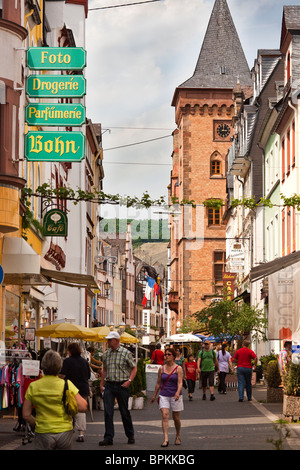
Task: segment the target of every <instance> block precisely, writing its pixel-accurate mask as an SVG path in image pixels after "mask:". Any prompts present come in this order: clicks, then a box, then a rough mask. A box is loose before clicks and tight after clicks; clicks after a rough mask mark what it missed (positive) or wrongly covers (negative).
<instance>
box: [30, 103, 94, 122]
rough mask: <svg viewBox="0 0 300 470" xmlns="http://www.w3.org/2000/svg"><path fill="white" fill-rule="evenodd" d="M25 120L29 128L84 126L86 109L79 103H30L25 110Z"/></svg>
mask: <svg viewBox="0 0 300 470" xmlns="http://www.w3.org/2000/svg"><path fill="white" fill-rule="evenodd" d="M25 120H26V122H27V124H28V125H29V126H66V127H69V126H70V127H76V126H82V125H83V124H84V123H85V107H84V106H83V105H82V104H78V103H76V104H69V103H67V104H65V103H63V104H62V103H54V104H53V105H52V104H49V103H47V104H43V103H30V104H29V105H28V106H26V109H25Z"/></svg>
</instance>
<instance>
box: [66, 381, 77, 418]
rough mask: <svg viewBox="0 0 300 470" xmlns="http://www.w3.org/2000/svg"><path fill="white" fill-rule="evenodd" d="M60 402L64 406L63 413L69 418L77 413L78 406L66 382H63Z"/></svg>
mask: <svg viewBox="0 0 300 470" xmlns="http://www.w3.org/2000/svg"><path fill="white" fill-rule="evenodd" d="M62 401H63V404H64V408H65V412H66V413H67V415H69V416H75V415H76V414H77V413H78V405H77V401H76V398H75V395H74V393H73V392H71V390H69V386H68V381H67V380H65V386H64V391H63V397H62Z"/></svg>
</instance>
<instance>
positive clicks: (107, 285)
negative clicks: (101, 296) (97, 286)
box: [104, 279, 111, 297]
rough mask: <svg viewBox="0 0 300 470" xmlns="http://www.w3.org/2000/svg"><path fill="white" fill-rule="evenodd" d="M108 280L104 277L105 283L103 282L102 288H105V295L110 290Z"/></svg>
mask: <svg viewBox="0 0 300 470" xmlns="http://www.w3.org/2000/svg"><path fill="white" fill-rule="evenodd" d="M110 286H111V284H110V282H109V280H108V279H106V281H105V283H104V289H105V296H106V297H108V294H109V291H110Z"/></svg>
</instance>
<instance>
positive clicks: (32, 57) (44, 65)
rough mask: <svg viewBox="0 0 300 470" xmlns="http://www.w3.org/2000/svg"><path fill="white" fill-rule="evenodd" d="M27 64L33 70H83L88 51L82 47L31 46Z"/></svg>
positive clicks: (27, 54) (27, 53)
mask: <svg viewBox="0 0 300 470" xmlns="http://www.w3.org/2000/svg"><path fill="white" fill-rule="evenodd" d="M26 65H27V67H28V68H29V69H31V70H83V69H84V67H86V51H85V50H84V49H83V48H82V47H29V49H27V51H26Z"/></svg>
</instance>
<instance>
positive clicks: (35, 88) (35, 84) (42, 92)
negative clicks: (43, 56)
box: [26, 75, 86, 98]
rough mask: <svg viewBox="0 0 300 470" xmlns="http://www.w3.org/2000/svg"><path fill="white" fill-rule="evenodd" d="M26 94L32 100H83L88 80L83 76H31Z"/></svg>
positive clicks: (27, 82) (27, 83)
mask: <svg viewBox="0 0 300 470" xmlns="http://www.w3.org/2000/svg"><path fill="white" fill-rule="evenodd" d="M26 93H27V95H28V96H29V97H30V98H82V97H83V96H84V95H85V94H86V80H85V78H84V77H83V76H82V75H30V76H29V77H28V78H27V80H26Z"/></svg>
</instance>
